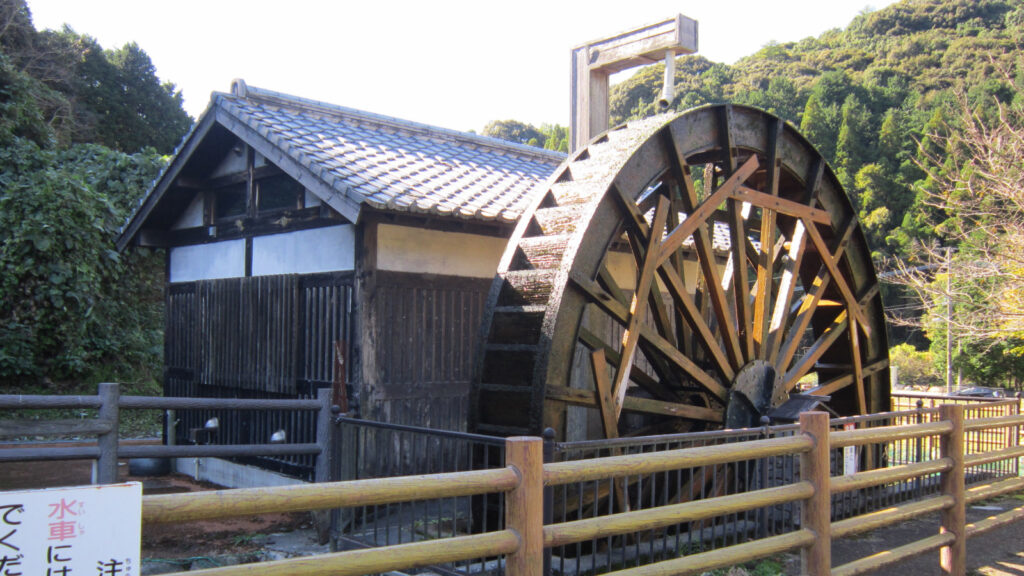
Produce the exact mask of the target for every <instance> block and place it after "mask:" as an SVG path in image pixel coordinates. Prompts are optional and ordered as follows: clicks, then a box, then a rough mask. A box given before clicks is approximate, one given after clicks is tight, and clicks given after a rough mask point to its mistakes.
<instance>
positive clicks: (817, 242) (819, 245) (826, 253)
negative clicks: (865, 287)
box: [803, 219, 871, 338]
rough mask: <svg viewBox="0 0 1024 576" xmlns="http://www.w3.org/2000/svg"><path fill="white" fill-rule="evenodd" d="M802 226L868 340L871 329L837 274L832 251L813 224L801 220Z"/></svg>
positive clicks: (837, 269)
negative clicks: (808, 234)
mask: <svg viewBox="0 0 1024 576" xmlns="http://www.w3.org/2000/svg"><path fill="white" fill-rule="evenodd" d="M803 222H804V225H805V226H806V227H807V231H808V232H809V233H810V236H811V241H812V242H814V247H815V248H816V249H817V250H818V254H819V255H820V256H821V259H822V261H823V262H824V263H825V266H827V267H828V271H829V273H830V274H832V280H833V281H834V282H835V283H836V286H837V287H838V288H839V292H840V293H841V294H842V295H843V300H844V301H845V302H846V307H847V309H848V310H849V311H850V317H851V318H852V319H853V320H856V321H857V324H859V325H860V327H861V329H862V330H864V334H866V335H867V336H868V337H869V338H870V337H871V327H870V326H868V323H867V318H865V317H864V311H863V310H862V309H861V307H860V302H859V301H858V300H857V298H856V297H855V296H854V295H853V292H852V291H851V290H850V286H849V284H847V283H846V279H845V278H843V275H842V274H841V273H840V272H839V266H838V265H837V262H838V261H837V260H836V259H834V258H832V251H831V250H829V247H828V245H827V244H825V239H824V238H822V237H821V232H818V228H817V226H816V225H815V224H814V223H813V222H809V221H807V220H806V219H803Z"/></svg>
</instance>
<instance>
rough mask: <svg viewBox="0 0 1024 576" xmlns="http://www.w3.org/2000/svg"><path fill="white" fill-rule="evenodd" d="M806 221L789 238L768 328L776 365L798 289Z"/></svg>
mask: <svg viewBox="0 0 1024 576" xmlns="http://www.w3.org/2000/svg"><path fill="white" fill-rule="evenodd" d="M805 238H806V235H805V228H804V223H803V221H802V220H797V221H796V224H795V225H794V228H793V233H792V235H790V239H789V249H788V250H787V251H786V254H784V255H783V263H782V280H780V281H779V297H778V299H777V300H776V301H775V308H774V309H773V310H772V319H771V324H770V325H769V328H768V361H769V362H770V363H772V364H774V365H776V366H778V363H777V362H776V360H777V359H778V354H779V347H780V346H781V344H782V336H783V334H784V333H785V331H786V320H787V319H788V318H789V307H790V306H791V305H792V302H793V292H794V291H795V290H796V283H797V281H798V279H799V278H798V272H799V270H800V263H801V261H802V260H803V257H804V251H805V250H804V248H805V247H806V240H805Z"/></svg>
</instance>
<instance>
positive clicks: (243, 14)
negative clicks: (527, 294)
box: [28, 0, 893, 131]
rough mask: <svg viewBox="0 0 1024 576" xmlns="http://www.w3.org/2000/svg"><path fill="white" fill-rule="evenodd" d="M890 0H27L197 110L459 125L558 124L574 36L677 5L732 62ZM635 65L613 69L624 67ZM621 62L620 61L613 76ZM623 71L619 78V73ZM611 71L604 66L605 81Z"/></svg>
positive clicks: (707, 51)
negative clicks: (327, 106) (250, 101)
mask: <svg viewBox="0 0 1024 576" xmlns="http://www.w3.org/2000/svg"><path fill="white" fill-rule="evenodd" d="M891 3H893V2H892V1H891V0H773V1H771V2H769V1H766V0H714V1H709V0H704V1H702V2H694V1H692V0H683V1H680V0H676V1H670V0H618V1H615V2H611V1H606V0H583V1H581V0H513V1H497V0H470V1H462V0H419V1H409V0H405V1H398V0H360V1H358V2H352V1H349V0H334V1H328V0H288V1H284V2H283V1H281V0H274V1H273V2H271V1H267V0H247V1H244V2H242V1H235V0H175V1H174V2H167V1H166V0H163V1H160V2H156V1H153V0H28V6H29V8H30V10H31V11H32V16H33V20H34V22H35V25H36V28H37V29H40V30H42V29H44V28H53V29H59V28H60V27H62V26H63V25H64V24H68V25H70V26H71V27H72V28H73V29H74V30H75V31H77V32H80V33H85V34H88V35H90V36H92V37H94V38H96V39H97V40H98V41H99V43H100V44H101V45H102V46H103V47H104V48H115V47H120V46H122V45H124V44H125V43H127V42H137V43H138V44H139V46H140V47H142V49H143V50H145V51H146V53H148V54H149V56H150V58H151V59H152V61H153V64H154V65H155V66H156V70H157V75H158V76H159V77H160V78H161V80H164V81H170V82H173V83H175V84H176V85H177V86H178V88H179V89H181V91H182V94H183V96H184V101H185V109H186V111H188V113H189V114H190V115H192V116H193V117H194V118H196V117H198V116H199V114H201V113H202V111H203V110H204V109H205V108H206V105H207V104H208V103H209V99H210V93H211V92H214V91H220V92H226V91H228V89H229V88H230V85H231V80H232V79H234V78H242V79H244V80H245V81H246V83H247V84H248V85H249V86H257V87H260V88H266V89H270V90H275V91H278V92H284V93H287V94H294V95H297V96H302V97H305V98H312V99H315V100H322V101H325V102H330V103H333V104H340V105H342V106H347V107H351V108H357V109H361V110H367V111H370V112H375V113H378V114H386V115H389V116H396V117H399V118H404V119H408V120H414V121H417V122H423V123H426V124H433V125H437V126H443V127H445V128H451V129H455V130H475V131H480V130H481V129H482V128H483V127H484V125H485V124H486V123H487V122H489V121H492V120H508V119H515V120H520V121H524V122H529V123H532V124H535V125H540V124H542V123H552V124H555V123H557V124H562V125H567V124H568V121H569V61H570V50H571V49H572V47H574V46H578V45H581V44H585V43H587V42H589V41H592V40H596V39H600V38H604V37H607V36H611V35H614V34H615V33H618V32H622V31H625V30H629V29H632V28H636V27H638V26H641V25H645V24H650V23H653V22H657V21H661V20H664V19H667V18H670V17H673V16H675V15H676V14H683V15H685V16H688V17H690V18H693V19H695V20H697V22H698V27H699V46H698V52H699V53H700V54H702V55H704V56H705V57H706V58H708V59H710V60H712V61H715V62H724V63H729V64H731V63H733V62H735V61H736V60H737V59H739V58H741V57H743V56H746V55H749V54H752V53H754V52H756V51H757V50H758V49H760V48H761V47H763V46H764V45H766V44H767V43H769V42H772V41H775V42H790V41H796V40H800V39H803V38H806V37H808V36H817V35H819V34H821V33H822V32H824V31H826V30H829V29H832V28H843V27H845V26H846V25H847V24H849V22H850V20H852V19H853V18H854V17H855V16H856V15H857V14H858V13H860V12H861V11H863V10H865V9H877V8H882V7H884V6H887V5H889V4H891ZM630 73H632V72H627V73H623V74H624V75H625V76H628V75H629V74H630ZM622 76H623V75H621V74H620V77H622ZM619 79H621V78H619ZM615 80H616V79H614V78H613V82H614V81H615Z"/></svg>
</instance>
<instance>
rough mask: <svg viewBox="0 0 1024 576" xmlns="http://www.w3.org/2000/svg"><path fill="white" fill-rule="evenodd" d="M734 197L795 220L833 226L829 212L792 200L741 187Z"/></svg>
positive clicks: (733, 194) (735, 191)
mask: <svg viewBox="0 0 1024 576" xmlns="http://www.w3.org/2000/svg"><path fill="white" fill-rule="evenodd" d="M732 197H733V198H734V199H736V200H739V201H741V202H749V203H750V204H753V205H754V206H759V207H761V208H764V209H765V210H770V211H772V212H779V213H782V214H786V215H787V216H793V217H794V218H803V219H806V220H810V221H812V222H817V223H818V224H824V225H826V226H830V225H831V224H832V218H831V217H830V216H829V215H828V212H825V211H824V210H819V209H817V208H812V207H810V206H808V205H806V204H801V203H799V202H794V201H792V200H786V199H785V198H779V197H778V196H774V195H772V194H765V193H764V192H760V191H758V190H754V189H753V188H749V187H747V186H740V187H738V188H736V189H735V190H734V191H733V193H732Z"/></svg>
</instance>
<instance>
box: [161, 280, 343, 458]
mask: <svg viewBox="0 0 1024 576" xmlns="http://www.w3.org/2000/svg"><path fill="white" fill-rule="evenodd" d="M354 309H355V305H354V302H353V275H352V274H351V273H330V274H310V275H282V276H262V277H254V278H227V279H221V280H202V281H198V282H187V283H177V284H171V285H170V286H169V287H168V295H167V316H166V321H167V325H166V333H165V334H166V336H165V344H164V345H165V378H164V394H165V395H167V396H189V397H214V398H313V397H315V396H316V390H317V389H318V388H322V387H329V386H331V385H332V383H333V380H334V360H335V358H334V343H335V342H336V341H342V342H344V343H346V359H347V362H346V372H347V374H346V381H347V382H351V381H352V374H353V373H354V367H355V364H356V363H355V362H354V361H353V360H354V355H353V349H352V342H353V325H354ZM212 416H218V418H220V422H221V429H220V431H219V432H218V434H217V437H216V438H215V440H214V441H215V442H218V443H231V442H240V443H246V442H256V443H265V442H267V441H268V440H269V437H270V434H271V433H273V432H274V431H276V430H279V429H283V430H285V431H286V433H287V434H288V441H289V442H311V441H312V439H313V435H314V431H315V426H314V418H313V415H312V414H306V413H303V414H301V415H299V416H297V417H295V416H288V415H285V414H277V413H271V414H261V413H237V412H225V413H224V414H214V413H213V412H209V413H207V412H206V411H189V412H182V413H180V414H179V415H178V420H179V422H178V424H177V433H176V441H177V442H179V443H187V442H188V441H189V430H190V429H192V428H198V427H201V426H202V425H203V423H205V422H206V420H207V419H209V418H210V417H212ZM268 463H269V464H277V465H278V466H277V467H278V468H280V469H281V471H285V472H288V473H293V474H296V473H297V474H299V475H306V472H311V471H312V459H311V458H309V457H291V458H284V459H279V460H275V461H273V462H269V461H268V462H261V464H268ZM271 467H272V468H273V467H274V466H271ZM307 468H308V470H307Z"/></svg>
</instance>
